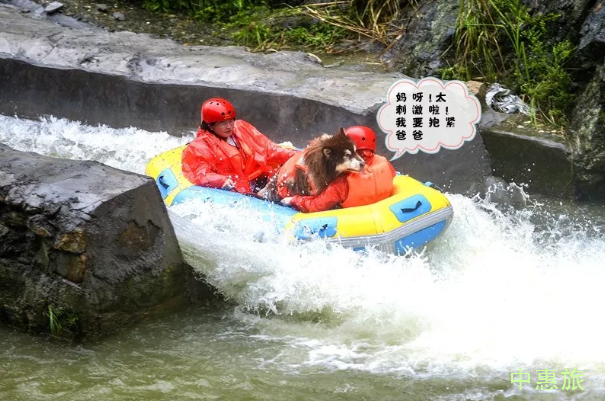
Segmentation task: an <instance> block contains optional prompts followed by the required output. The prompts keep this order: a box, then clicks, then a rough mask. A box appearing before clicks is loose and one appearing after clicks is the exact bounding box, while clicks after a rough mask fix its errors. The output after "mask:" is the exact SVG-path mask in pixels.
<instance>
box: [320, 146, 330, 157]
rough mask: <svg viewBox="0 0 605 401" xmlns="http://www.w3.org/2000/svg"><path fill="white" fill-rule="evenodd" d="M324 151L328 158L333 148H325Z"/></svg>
mask: <svg viewBox="0 0 605 401" xmlns="http://www.w3.org/2000/svg"><path fill="white" fill-rule="evenodd" d="M322 151H323V152H324V156H325V157H326V158H328V157H330V154H331V153H332V149H330V148H323V149H322Z"/></svg>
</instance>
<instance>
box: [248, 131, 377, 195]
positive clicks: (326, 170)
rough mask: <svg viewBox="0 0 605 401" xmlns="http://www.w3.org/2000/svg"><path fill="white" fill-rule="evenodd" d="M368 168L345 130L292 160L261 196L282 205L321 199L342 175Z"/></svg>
mask: <svg viewBox="0 0 605 401" xmlns="http://www.w3.org/2000/svg"><path fill="white" fill-rule="evenodd" d="M364 165H365V163H364V161H363V160H362V159H361V157H359V156H358V155H357V152H355V144H354V143H353V141H352V140H351V139H350V138H349V137H348V136H347V135H345V133H344V130H343V129H342V128H341V129H340V130H339V132H338V134H336V135H328V134H324V135H322V136H320V137H319V138H315V139H313V140H312V141H311V142H310V143H309V146H308V147H307V148H306V149H305V150H303V151H302V152H301V153H299V154H297V155H294V156H292V157H291V158H290V159H289V160H288V161H287V162H286V163H285V164H284V165H283V166H282V167H281V168H280V170H279V171H278V172H277V173H276V174H275V175H274V176H273V177H272V178H271V180H269V183H268V184H267V186H266V187H265V188H263V189H262V190H260V191H259V193H258V196H260V197H262V198H264V199H267V200H270V201H273V202H279V201H281V200H282V199H283V198H286V197H291V196H294V195H304V196H306V195H317V194H320V193H321V192H323V191H324V190H325V189H326V187H327V186H328V185H330V183H331V182H332V181H334V180H335V179H336V178H337V177H338V176H339V175H341V174H343V173H346V172H349V171H361V169H362V168H363V167H364Z"/></svg>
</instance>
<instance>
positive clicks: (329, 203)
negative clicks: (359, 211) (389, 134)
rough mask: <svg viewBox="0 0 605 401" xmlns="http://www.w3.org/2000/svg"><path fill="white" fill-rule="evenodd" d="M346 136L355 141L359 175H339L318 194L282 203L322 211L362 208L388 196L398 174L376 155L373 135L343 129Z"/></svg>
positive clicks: (368, 130) (360, 128) (367, 130)
mask: <svg viewBox="0 0 605 401" xmlns="http://www.w3.org/2000/svg"><path fill="white" fill-rule="evenodd" d="M345 134H346V135H347V136H348V137H349V138H351V139H352V140H353V142H355V146H356V150H357V154H358V155H359V156H361V158H362V159H363V160H364V162H365V163H366V165H365V167H364V169H363V170H362V171H361V172H359V173H347V174H343V175H341V176H339V177H338V178H337V179H336V180H334V181H333V182H332V183H331V184H330V185H328V186H327V187H326V189H324V190H323V191H322V192H321V193H319V194H316V195H312V196H299V195H297V196H292V197H285V198H283V199H282V200H281V203H283V204H285V205H290V206H292V207H294V208H295V209H297V210H300V211H301V212H305V213H310V212H322V211H324V210H330V209H334V208H336V207H342V208H346V207H354V206H365V205H370V204H372V203H376V202H378V201H381V200H383V199H386V198H388V197H389V196H391V192H392V191H393V178H394V177H395V175H396V174H397V173H396V172H395V169H394V168H393V165H391V163H389V161H388V160H387V159H386V158H385V157H383V156H380V155H377V154H375V152H376V134H375V133H374V131H373V130H372V129H371V128H369V127H366V126H361V125H357V126H353V127H349V128H347V129H345Z"/></svg>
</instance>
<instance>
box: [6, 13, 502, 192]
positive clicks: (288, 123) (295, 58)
mask: <svg viewBox="0 0 605 401" xmlns="http://www.w3.org/2000/svg"><path fill="white" fill-rule="evenodd" d="M402 77H403V75H401V74H399V73H392V74H376V73H368V72H359V71H351V70H347V69H338V68H325V67H323V66H322V65H321V64H320V63H318V62H317V61H316V60H314V59H313V58H312V57H309V56H308V55H307V54H305V53H300V52H278V53H272V54H258V53H249V52H247V51H246V50H245V49H244V48H241V47H228V48H225V47H222V48H220V47H207V46H189V47H187V46H181V45H178V44H177V43H175V42H173V41H170V40H165V39H157V38H152V37H150V36H148V35H141V34H134V33H128V32H117V33H109V32H105V31H99V30H97V29H68V28H65V27H62V26H58V25H55V24H53V23H50V22H49V21H46V20H34V19H32V18H30V17H28V15H23V14H20V13H19V12H18V9H16V8H14V7H10V6H3V5H0V81H1V82H2V85H0V98H1V99H2V102H0V113H2V114H6V115H19V116H23V117H30V118H36V117H37V116H39V115H48V114H52V115H55V116H58V117H65V118H69V119H72V120H79V121H83V122H86V123H88V124H98V123H103V124H107V125H109V126H112V127H128V126H136V127H140V128H143V129H147V130H154V131H157V130H165V131H168V132H169V133H172V134H179V133H182V132H184V131H191V130H195V129H196V126H197V124H199V106H200V104H201V102H202V101H203V100H205V99H207V98H209V97H212V96H222V97H226V98H228V99H230V100H231V101H232V102H233V103H234V105H235V107H236V109H237V112H238V117H240V118H243V119H245V120H247V121H249V122H251V123H252V124H253V125H255V126H256V127H257V128H258V129H259V130H261V131H262V132H263V133H265V134H267V135H268V136H269V137H271V138H272V139H275V140H276V141H282V140H289V141H292V142H293V143H294V144H295V145H296V146H300V147H303V146H305V145H306V143H307V142H308V140H310V139H311V138H313V137H315V136H317V135H318V134H319V133H323V132H329V133H333V132H336V130H337V129H338V128H339V127H346V126H350V125H358V124H361V125H368V126H370V127H372V128H374V129H375V130H377V131H378V132H379V130H378V125H377V121H376V111H377V110H378V108H379V107H380V106H381V105H382V104H383V103H384V101H385V98H386V93H387V90H388V89H389V87H390V86H391V85H392V84H393V83H394V82H395V81H396V80H397V79H399V78H402ZM381 142H382V141H381ZM378 150H379V152H381V153H382V154H384V155H386V156H388V155H390V154H392V153H391V152H389V151H387V150H386V148H385V146H384V144H381V145H380V146H379V149H378ZM393 165H394V166H395V168H396V169H398V170H401V171H405V172H408V173H410V174H412V175H415V176H418V177H419V178H420V179H425V180H431V181H433V182H435V183H436V184H438V185H441V186H444V187H446V188H448V190H450V191H453V192H463V193H464V192H467V191H469V189H470V188H471V186H472V185H473V183H476V182H482V180H483V177H484V176H487V175H490V168H489V160H488V157H487V153H486V152H485V149H484V147H483V144H482V142H481V138H480V137H479V136H477V138H476V139H475V140H474V141H472V142H470V143H466V144H464V146H462V148H461V149H458V150H454V151H452V150H442V151H440V152H438V153H436V154H431V155H429V154H419V155H414V156H408V155H405V156H403V157H401V158H399V159H397V160H395V161H394V162H393Z"/></svg>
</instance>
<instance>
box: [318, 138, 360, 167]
mask: <svg viewBox="0 0 605 401" xmlns="http://www.w3.org/2000/svg"><path fill="white" fill-rule="evenodd" d="M315 146H320V147H321V152H322V154H323V157H324V160H325V162H326V164H327V165H328V166H329V167H330V169H333V171H334V172H336V173H337V175H339V174H342V173H346V172H358V171H361V170H362V169H363V167H364V166H365V162H364V161H363V159H362V158H361V157H359V155H358V154H357V152H356V151H355V143H354V142H353V141H352V140H351V138H349V137H348V136H347V135H346V134H345V132H344V130H343V129H342V128H341V129H340V130H339V131H338V134H336V135H332V136H325V135H324V136H322V137H320V138H319V140H318V141H317V142H316V144H315Z"/></svg>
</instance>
